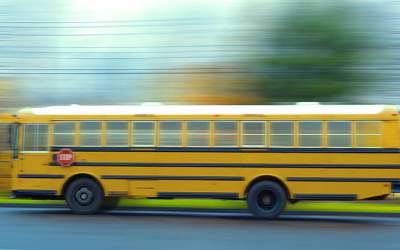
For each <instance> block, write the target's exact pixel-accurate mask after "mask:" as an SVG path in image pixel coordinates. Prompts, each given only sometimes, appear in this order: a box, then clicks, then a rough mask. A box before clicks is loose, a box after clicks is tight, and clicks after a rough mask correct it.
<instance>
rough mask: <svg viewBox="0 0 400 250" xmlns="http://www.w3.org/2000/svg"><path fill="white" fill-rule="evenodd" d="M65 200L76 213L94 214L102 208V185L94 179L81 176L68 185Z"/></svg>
mask: <svg viewBox="0 0 400 250" xmlns="http://www.w3.org/2000/svg"><path fill="white" fill-rule="evenodd" d="M65 200H66V202H67V205H68V207H69V208H70V209H71V210H72V212H74V213H76V214H94V213H97V212H98V211H99V210H100V209H101V206H102V204H103V200H104V194H103V190H102V188H101V187H100V185H99V184H98V183H97V182H96V181H94V180H93V179H90V178H79V179H76V180H74V181H73V182H72V183H70V185H69V186H68V187H67V190H66V192H65Z"/></svg>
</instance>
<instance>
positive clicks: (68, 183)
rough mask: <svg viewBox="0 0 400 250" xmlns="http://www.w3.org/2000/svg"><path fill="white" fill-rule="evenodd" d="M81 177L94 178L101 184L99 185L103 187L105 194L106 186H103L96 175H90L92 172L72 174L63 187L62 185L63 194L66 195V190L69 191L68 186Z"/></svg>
mask: <svg viewBox="0 0 400 250" xmlns="http://www.w3.org/2000/svg"><path fill="white" fill-rule="evenodd" d="M80 178H89V179H92V180H93V181H95V182H97V184H99V186H100V188H101V189H102V191H103V194H104V188H103V186H102V185H101V183H100V182H99V181H98V180H97V179H96V178H95V177H93V176H92V175H90V174H76V175H73V176H71V177H70V178H69V179H68V180H67V181H66V182H65V183H64V185H63V187H62V190H61V195H62V196H64V195H65V191H67V188H68V186H69V185H70V184H71V183H72V182H73V181H75V180H77V179H80Z"/></svg>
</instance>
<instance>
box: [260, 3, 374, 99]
mask: <svg viewBox="0 0 400 250" xmlns="http://www.w3.org/2000/svg"><path fill="white" fill-rule="evenodd" d="M317 3H318V4H316V2H315V1H311V2H307V1H306V2H302V5H301V6H292V7H291V10H290V11H289V12H288V13H287V16H285V17H284V18H282V19H281V20H280V21H279V22H278V25H276V27H275V28H274V29H273V30H272V32H271V33H269V34H268V35H270V36H269V37H267V38H268V40H267V44H268V45H269V49H270V51H272V52H273V53H272V55H268V56H265V57H264V58H265V59H263V60H261V62H260V64H259V65H258V66H259V67H260V68H261V69H262V71H263V72H265V74H263V77H261V78H260V79H261V86H262V89H263V93H264V96H265V97H266V99H267V101H268V102H297V101H332V100H335V98H337V97H338V96H342V95H344V94H348V93H350V92H351V91H353V90H354V89H356V88H357V86H360V85H357V83H359V82H361V81H363V84H362V86H365V84H366V83H367V81H368V79H371V77H372V76H371V75H368V76H367V75H366V74H365V72H360V71H359V70H355V68H356V66H357V65H360V64H363V63H367V61H368V60H369V59H368V50H369V47H370V46H371V44H372V41H373V38H372V36H371V34H372V32H369V31H367V30H368V29H366V27H365V25H366V23H365V22H364V21H365V20H362V18H360V16H359V15H358V14H357V9H356V8H354V6H350V5H349V4H347V3H344V2H341V3H334V2H333V1H322V2H321V1H319V2H317ZM323 3H326V5H323ZM366 31H367V32H366Z"/></svg>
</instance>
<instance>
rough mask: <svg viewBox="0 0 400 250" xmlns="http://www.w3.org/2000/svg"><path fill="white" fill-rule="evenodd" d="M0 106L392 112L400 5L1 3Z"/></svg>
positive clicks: (245, 0) (230, 0)
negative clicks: (307, 106)
mask: <svg viewBox="0 0 400 250" xmlns="http://www.w3.org/2000/svg"><path fill="white" fill-rule="evenodd" d="M0 5H1V8H0V21H1V22H0V107H1V109H2V110H10V109H15V108H19V107H22V106H40V105H54V104H71V103H78V104H132V103H138V102H164V103H197V104H262V103H293V102H297V101H320V102H335V103H339V102H342V103H391V104H398V103H399V96H400V95H399V92H400V87H399V85H398V84H396V82H397V81H398V80H399V74H398V70H399V65H398V63H397V61H398V53H397V52H398V49H399V47H400V46H399V45H400V43H399V34H400V30H399V27H400V26H399V25H398V24H399V18H398V14H399V12H400V2H399V1H373V0H371V1H357V0H347V1H346V0H342V1H329V0H314V1H311V0H310V1H278V0H270V1H265V0H224V1H212V0H202V1H197V0H193V1H183V0H171V1H155V0H150V1H129V0H125V1H124V0H114V1H106V0H69V1H67V0H57V1H53V0H37V1H24V0H3V1H1V4H0Z"/></svg>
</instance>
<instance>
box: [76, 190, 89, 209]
mask: <svg viewBox="0 0 400 250" xmlns="http://www.w3.org/2000/svg"><path fill="white" fill-rule="evenodd" d="M75 199H76V201H77V202H78V203H79V204H81V205H87V204H89V203H90V202H91V201H92V199H93V192H92V191H91V190H90V189H88V188H86V187H82V188H80V189H79V190H78V191H77V192H76V194H75Z"/></svg>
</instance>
